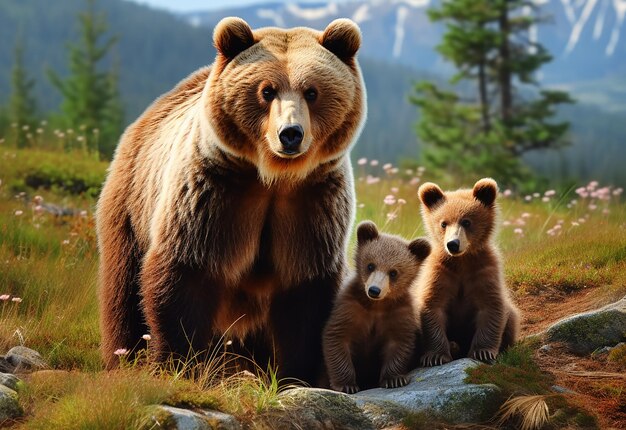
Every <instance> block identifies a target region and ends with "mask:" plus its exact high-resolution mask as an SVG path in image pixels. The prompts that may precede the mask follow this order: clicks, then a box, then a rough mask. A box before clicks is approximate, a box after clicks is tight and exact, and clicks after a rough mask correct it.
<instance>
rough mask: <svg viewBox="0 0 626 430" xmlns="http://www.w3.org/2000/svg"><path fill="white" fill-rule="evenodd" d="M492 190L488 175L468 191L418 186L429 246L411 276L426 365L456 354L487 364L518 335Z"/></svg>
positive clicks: (494, 196)
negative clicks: (495, 238) (495, 234)
mask: <svg viewBox="0 0 626 430" xmlns="http://www.w3.org/2000/svg"><path fill="white" fill-rule="evenodd" d="M497 193H498V186H497V184H496V182H495V181H494V180H493V179H490V178H485V179H481V180H479V181H478V182H476V184H475V185H474V188H473V189H471V190H470V189H463V190H458V191H449V192H443V191H442V190H441V188H439V187H438V186H437V185H435V184H433V183H430V182H429V183H425V184H423V185H422V186H421V187H420V188H419V190H418V194H419V199H420V200H421V202H422V217H423V220H424V225H425V226H426V229H427V231H428V234H429V236H430V239H431V243H432V246H433V250H432V253H431V254H430V255H429V257H428V258H427V259H426V261H425V262H424V265H423V267H422V270H421V271H420V274H419V276H418V278H417V281H416V283H417V294H418V302H419V306H420V309H421V315H422V330H423V336H424V339H423V340H424V344H425V345H424V347H425V350H426V352H425V353H424V354H423V356H422V358H421V364H422V365H424V366H434V365H439V364H444V363H447V362H449V361H451V360H452V359H453V358H461V357H470V358H474V359H477V360H481V361H492V360H494V359H495V358H496V356H497V355H498V353H499V352H500V351H503V350H505V349H506V348H508V347H509V346H511V345H512V344H514V343H515V341H516V340H517V338H518V334H519V320H520V317H519V311H518V310H517V308H516V307H515V305H514V304H513V302H512V301H511V298H510V297H509V293H508V291H507V289H506V286H505V283H504V276H503V273H502V262H501V258H500V254H499V252H498V249H497V248H496V245H495V244H494V243H493V241H492V238H493V232H494V229H495V225H496V219H497V211H498V208H497V205H496V196H497ZM451 349H452V350H453V351H452V352H453V353H454V355H455V356H454V357H453V356H452V354H451Z"/></svg>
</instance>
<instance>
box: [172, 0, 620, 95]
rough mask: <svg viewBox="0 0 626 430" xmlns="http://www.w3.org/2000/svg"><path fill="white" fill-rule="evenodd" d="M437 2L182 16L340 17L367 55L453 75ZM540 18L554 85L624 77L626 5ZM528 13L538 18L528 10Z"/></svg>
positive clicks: (607, 3)
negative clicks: (436, 17)
mask: <svg viewBox="0 0 626 430" xmlns="http://www.w3.org/2000/svg"><path fill="white" fill-rule="evenodd" d="M438 3H439V0H371V1H364V0H360V1H358V0H357V1H354V2H349V3H344V2H340V3H337V2H335V1H332V0H329V1H327V2H319V3H314V4H311V3H305V4H298V3H296V2H289V3H266V4H258V5H254V6H247V7H239V8H228V9H224V10H219V11H198V12H192V13H186V14H184V15H183V16H184V17H185V18H186V19H187V20H188V21H189V22H190V23H191V24H192V25H194V26H207V27H210V28H212V27H213V25H215V24H216V23H217V22H218V21H219V19H220V18H222V17H224V16H228V15H236V16H240V17H242V18H243V19H245V20H246V21H248V22H249V23H250V25H251V26H252V27H265V26H279V27H294V26H308V27H313V28H320V29H321V28H324V27H325V26H326V25H327V24H328V23H329V22H330V21H332V20H333V19H335V18H338V17H349V18H352V19H353V20H354V21H356V22H357V23H359V25H360V26H361V29H362V31H363V50H362V55H363V56H366V57H370V58H376V59H379V60H383V61H386V62H393V63H401V64H405V65H408V66H412V67H415V68H418V69H420V70H428V71H430V72H432V73H449V71H450V69H449V67H450V66H449V65H448V64H446V63H443V62H442V61H441V59H440V57H439V56H438V55H437V53H436V52H435V50H434V49H433V48H434V46H435V45H437V44H438V43H439V41H440V38H441V34H442V32H443V30H444V29H443V25H442V24H440V23H437V24H433V23H431V22H430V21H429V20H428V16H427V14H426V10H427V8H428V7H430V6H432V5H436V4H438ZM532 3H534V5H535V8H536V13H538V14H539V15H541V16H548V17H551V18H550V19H549V20H548V21H547V22H546V23H543V24H541V25H539V26H537V27H535V28H532V29H531V31H530V32H529V34H528V37H529V39H531V40H538V41H539V42H541V43H542V44H543V45H544V46H545V47H546V48H548V50H549V51H550V52H551V53H552V54H553V55H554V56H555V61H554V62H553V63H551V64H549V65H548V66H546V67H544V68H543V69H542V73H543V78H544V80H545V81H546V82H548V83H555V82H558V83H563V82H566V81H580V80H586V79H597V78H603V77H605V76H608V75H611V74H617V73H622V74H623V75H626V34H624V35H621V33H622V32H624V31H626V30H625V27H626V23H625V22H624V21H625V18H626V0H532ZM524 13H528V14H530V13H533V12H532V9H531V8H530V7H527V8H525V9H524Z"/></svg>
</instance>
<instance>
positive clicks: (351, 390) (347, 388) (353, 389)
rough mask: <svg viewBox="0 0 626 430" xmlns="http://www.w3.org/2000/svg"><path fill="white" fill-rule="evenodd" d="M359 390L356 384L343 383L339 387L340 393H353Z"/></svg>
mask: <svg viewBox="0 0 626 430" xmlns="http://www.w3.org/2000/svg"><path fill="white" fill-rule="evenodd" d="M359 390H360V388H359V386H358V385H344V386H342V387H341V390H339V391H341V392H342V393H346V394H354V393H358V392H359Z"/></svg>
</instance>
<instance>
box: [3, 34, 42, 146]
mask: <svg viewBox="0 0 626 430" xmlns="http://www.w3.org/2000/svg"><path fill="white" fill-rule="evenodd" d="M13 58H14V63H13V71H12V73H11V97H10V99H9V109H8V116H9V118H10V121H11V122H12V124H14V127H15V142H16V145H17V147H18V148H23V147H25V146H28V145H29V144H30V142H31V139H29V136H32V135H33V133H35V130H34V128H35V127H36V122H37V103H36V101H35V98H34V96H33V94H32V92H33V88H34V86H35V81H34V80H33V79H30V78H29V77H28V73H27V71H26V67H25V66H24V48H23V46H22V42H21V40H20V39H19V38H18V41H17V43H16V44H15V51H14V57H13Z"/></svg>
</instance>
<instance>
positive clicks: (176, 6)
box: [129, 0, 342, 12]
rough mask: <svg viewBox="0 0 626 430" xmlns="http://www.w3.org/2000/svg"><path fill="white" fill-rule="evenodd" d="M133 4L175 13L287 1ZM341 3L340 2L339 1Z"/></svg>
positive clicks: (165, 0) (147, 1)
mask: <svg viewBox="0 0 626 430" xmlns="http://www.w3.org/2000/svg"><path fill="white" fill-rule="evenodd" d="M129 1H134V2H135V3H142V4H147V5H150V6H152V7H156V8H161V9H168V10H173V11H177V12H182V11H194V10H207V9H221V8H223V7H225V6H245V5H248V4H254V3H276V2H281V1H282V2H284V1H287V0H129ZM307 1H314V0H304V1H303V0H298V3H305V2H307ZM339 1H342V0H339Z"/></svg>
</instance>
